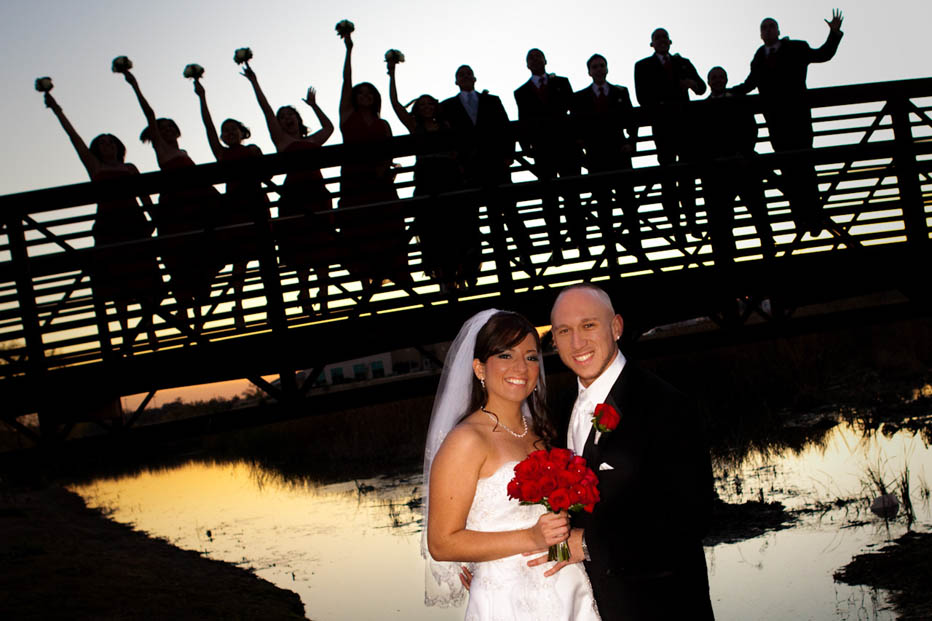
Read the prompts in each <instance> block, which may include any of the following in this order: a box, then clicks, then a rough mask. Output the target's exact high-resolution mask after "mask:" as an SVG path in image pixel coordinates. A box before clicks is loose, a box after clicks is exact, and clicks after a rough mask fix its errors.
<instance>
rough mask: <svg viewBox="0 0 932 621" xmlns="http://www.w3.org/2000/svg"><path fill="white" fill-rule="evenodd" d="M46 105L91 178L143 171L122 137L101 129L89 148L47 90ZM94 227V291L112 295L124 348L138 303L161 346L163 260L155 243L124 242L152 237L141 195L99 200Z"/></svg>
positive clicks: (104, 298)
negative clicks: (158, 317) (157, 323)
mask: <svg viewBox="0 0 932 621" xmlns="http://www.w3.org/2000/svg"><path fill="white" fill-rule="evenodd" d="M49 88H51V86H50V87H49ZM45 105H46V106H47V107H48V108H49V109H50V110H51V111H52V112H54V113H55V116H56V117H57V118H58V121H59V122H60V123H61V126H62V128H63V129H64V130H65V133H66V134H68V138H70V139H71V144H72V145H74V150H75V151H77V153H78V157H79V158H80V159H81V163H82V164H84V168H85V170H87V174H88V176H89V177H90V178H91V181H104V180H107V179H118V178H121V177H128V176H132V175H138V174H139V170H138V169H137V168H136V167H135V166H134V165H133V164H129V163H127V162H125V161H124V158H125V156H126V147H124V146H123V143H122V142H120V139H119V138H117V137H116V136H114V135H113V134H100V135H99V136H97V137H96V138H94V139H93V140H92V141H91V145H90V147H88V146H87V145H86V144H85V143H84V140H82V139H81V136H79V135H78V132H77V131H76V130H75V129H74V127H73V126H72V125H71V122H70V121H69V120H68V118H67V117H66V116H65V113H64V112H63V111H62V109H61V106H60V105H58V102H57V101H55V98H54V97H52V94H51V93H50V92H48V91H46V92H45ZM141 198H142V202H143V205H144V206H145V207H146V208H148V209H151V207H152V202H151V201H150V200H149V197H148V195H143V196H142V197H141ZM92 231H93V234H94V245H95V247H96V248H97V252H96V253H95V259H94V262H93V265H92V266H91V282H92V283H93V287H94V295H95V296H97V297H98V302H99V303H100V305H101V306H103V303H104V302H105V301H107V300H111V301H113V304H114V306H115V307H116V310H117V320H118V321H119V323H120V329H121V331H122V333H123V350H124V351H125V352H127V353H130V352H131V351H132V343H131V342H128V339H127V335H128V330H129V319H128V318H127V312H128V310H129V305H130V304H132V303H134V302H135V303H138V304H139V305H140V307H141V315H142V317H141V319H140V322H141V323H140V326H139V327H140V328H141V329H145V330H147V331H148V334H149V343H150V344H151V346H152V347H153V348H156V347H158V341H157V338H156V335H155V328H154V326H153V323H152V319H153V313H154V312H155V308H156V307H157V306H158V302H159V300H160V299H161V287H162V277H161V275H160V274H159V265H158V262H157V261H156V258H155V254H154V252H153V249H152V247H151V246H141V247H140V246H127V245H124V244H126V242H132V241H136V240H141V239H146V238H148V237H152V232H153V226H152V223H151V222H149V221H148V220H147V219H146V215H145V212H144V211H143V209H141V208H140V206H139V203H138V202H137V201H136V198H134V197H129V196H127V197H125V198H115V199H110V200H107V201H104V202H101V203H98V204H97V217H96V219H95V220H94V227H93V229H92ZM101 319H104V318H101ZM104 321H106V320H105V319H104Z"/></svg>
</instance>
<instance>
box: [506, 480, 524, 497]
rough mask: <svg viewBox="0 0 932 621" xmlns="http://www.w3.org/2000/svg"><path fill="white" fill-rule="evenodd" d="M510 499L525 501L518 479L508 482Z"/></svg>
mask: <svg viewBox="0 0 932 621" xmlns="http://www.w3.org/2000/svg"><path fill="white" fill-rule="evenodd" d="M508 497H509V498H514V499H515V500H523V498H522V497H521V482H520V481H518V479H512V480H511V481H509V482H508Z"/></svg>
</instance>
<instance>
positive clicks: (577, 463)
mask: <svg viewBox="0 0 932 621" xmlns="http://www.w3.org/2000/svg"><path fill="white" fill-rule="evenodd" d="M570 466H572V467H574V468H585V467H586V458H585V457H580V456H579V455H573V458H572V459H571V460H570Z"/></svg>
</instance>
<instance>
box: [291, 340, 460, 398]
mask: <svg viewBox="0 0 932 621" xmlns="http://www.w3.org/2000/svg"><path fill="white" fill-rule="evenodd" d="M448 348H449V343H442V344H438V345H429V346H426V347H424V348H422V349H416V348H414V347H407V348H405V349H398V350H395V351H391V352H384V353H381V354H374V355H372V356H366V357H364V358H356V359H354V360H344V361H342V362H334V363H332V364H328V365H327V366H325V367H324V368H323V370H322V371H321V372H320V373H319V374H318V375H317V378H316V379H315V380H314V383H313V388H324V387H326V386H340V385H344V384H351V383H355V382H362V381H367V380H379V379H382V378H392V377H396V376H400V375H408V374H411V373H438V372H439V371H440V369H441V368H442V366H443V365H442V364H441V363H440V362H439V361H442V360H443V358H444V356H446V353H447V349H448ZM310 372H311V370H310V369H305V370H303V371H299V372H298V383H299V384H300V383H302V382H304V380H305V378H306V377H307V374H308V373H310ZM273 383H274V384H278V382H277V381H276V382H273Z"/></svg>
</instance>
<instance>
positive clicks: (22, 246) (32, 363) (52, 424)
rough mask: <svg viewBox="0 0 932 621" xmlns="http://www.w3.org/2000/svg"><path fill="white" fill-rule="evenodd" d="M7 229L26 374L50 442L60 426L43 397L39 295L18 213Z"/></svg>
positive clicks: (42, 434) (42, 428)
mask: <svg viewBox="0 0 932 621" xmlns="http://www.w3.org/2000/svg"><path fill="white" fill-rule="evenodd" d="M6 230H7V236H8V238H9V242H10V259H11V261H12V263H13V266H14V269H13V273H14V274H16V277H15V282H16V295H17V299H18V300H19V310H20V318H21V320H22V322H23V337H24V340H25V341H26V360H27V363H26V368H27V371H26V372H27V374H28V376H29V380H30V381H29V385H30V387H31V391H32V393H33V395H34V396H35V399H36V401H37V408H36V409H37V412H38V414H39V434H40V439H42V440H50V439H53V438H54V437H55V435H56V431H57V429H56V427H57V424H56V421H55V419H54V414H53V413H52V412H51V411H50V410H49V407H48V403H47V401H46V399H45V398H44V395H46V394H48V393H47V392H46V391H45V390H44V385H45V380H46V375H47V373H46V371H47V369H46V362H45V348H44V346H43V344H42V328H41V326H40V324H39V313H38V309H37V308H36V294H35V290H34V289H33V286H32V272H31V270H30V261H29V250H28V248H27V246H26V236H25V233H24V231H23V220H22V218H20V216H19V215H18V213H14V214H12V215H11V216H10V218H9V220H7V223H6Z"/></svg>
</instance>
